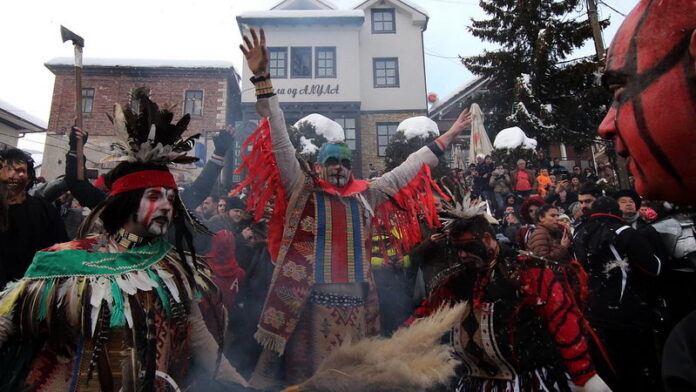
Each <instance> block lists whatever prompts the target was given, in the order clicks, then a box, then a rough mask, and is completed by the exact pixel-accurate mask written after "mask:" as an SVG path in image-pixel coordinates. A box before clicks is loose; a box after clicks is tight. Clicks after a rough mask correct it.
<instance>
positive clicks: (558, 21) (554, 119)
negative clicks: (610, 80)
mask: <svg viewBox="0 0 696 392" xmlns="http://www.w3.org/2000/svg"><path fill="white" fill-rule="evenodd" d="M479 4H480V6H481V8H483V10H484V11H485V12H486V13H487V14H488V15H489V16H490V18H489V19H485V20H473V21H472V24H471V26H470V27H469V31H471V33H472V34H473V35H474V36H476V37H479V38H481V39H483V40H484V41H488V42H492V43H495V44H498V45H499V49H497V50H494V51H484V53H483V54H481V55H479V56H473V57H468V58H462V62H463V63H464V65H465V66H466V67H467V68H468V69H469V70H470V71H471V72H473V73H474V74H476V75H479V76H484V77H488V78H490V81H491V82H490V85H489V88H488V89H487V92H486V93H485V94H484V95H483V96H482V97H481V98H480V99H479V104H480V106H481V108H482V109H483V110H484V112H485V113H486V118H487V124H486V128H488V129H492V130H494V131H498V130H501V129H503V128H507V127H509V126H513V125H516V126H519V127H521V128H522V129H524V130H525V131H526V132H528V135H529V136H530V137H533V138H536V139H537V140H538V141H539V143H540V145H541V146H542V147H546V145H547V144H548V143H549V142H563V143H567V144H570V145H573V146H576V147H586V146H587V145H588V144H589V143H590V142H591V140H592V139H593V138H594V136H595V135H596V128H597V125H598V124H599V122H600V121H601V118H602V116H603V114H604V112H605V111H606V105H607V104H608V103H609V102H610V98H611V97H610V95H609V94H608V93H607V92H605V91H604V89H603V88H602V87H601V86H599V83H598V80H597V70H598V68H599V65H598V63H597V61H596V57H594V56H592V57H587V58H584V59H580V60H574V61H568V60H567V58H568V57H569V55H571V53H572V52H573V51H574V50H575V49H577V48H579V47H580V46H582V45H583V44H584V43H585V42H586V41H588V40H589V39H591V38H592V29H591V27H590V24H589V22H588V21H587V18H586V17H585V14H584V13H582V9H581V7H582V4H584V2H582V1H580V0H524V1H522V0H480V2H479ZM601 23H602V25H603V26H606V25H608V22H607V21H602V22H601Z"/></svg>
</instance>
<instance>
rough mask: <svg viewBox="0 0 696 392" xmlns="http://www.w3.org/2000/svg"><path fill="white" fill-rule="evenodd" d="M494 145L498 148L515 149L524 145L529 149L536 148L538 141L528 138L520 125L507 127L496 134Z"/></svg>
mask: <svg viewBox="0 0 696 392" xmlns="http://www.w3.org/2000/svg"><path fill="white" fill-rule="evenodd" d="M493 146H494V147H495V148H496V149H515V148H517V147H520V146H522V148H526V149H529V150H534V149H536V146H537V141H536V140H534V139H532V138H528V137H527V135H526V134H525V133H524V131H523V130H522V129H520V128H519V127H512V128H505V129H503V130H502V131H500V132H498V134H497V135H496V136H495V141H494V142H493Z"/></svg>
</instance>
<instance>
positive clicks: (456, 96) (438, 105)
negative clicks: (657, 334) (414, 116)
mask: <svg viewBox="0 0 696 392" xmlns="http://www.w3.org/2000/svg"><path fill="white" fill-rule="evenodd" d="M487 82H488V78H484V77H477V78H474V79H472V80H470V81H468V82H466V83H464V84H463V85H461V86H459V87H458V88H456V89H455V90H454V91H453V92H451V93H450V94H448V95H447V96H445V97H444V98H442V99H440V100H438V101H437V102H435V103H434V104H433V105H432V106H431V107H430V110H429V113H428V117H430V118H433V117H435V116H436V115H438V114H444V113H445V112H446V111H448V110H449V109H450V108H452V106H453V105H455V104H457V103H458V102H459V101H460V100H461V99H463V98H466V97H468V96H469V95H471V94H472V93H474V92H476V91H477V90H478V89H480V88H481V87H483V85H485V84H486V83H487Z"/></svg>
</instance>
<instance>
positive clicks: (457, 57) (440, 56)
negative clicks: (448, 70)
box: [425, 52, 459, 60]
mask: <svg viewBox="0 0 696 392" xmlns="http://www.w3.org/2000/svg"><path fill="white" fill-rule="evenodd" d="M425 54H426V55H428V56H433V57H439V58H441V59H455V60H459V56H443V55H441V54H436V53H430V52H425Z"/></svg>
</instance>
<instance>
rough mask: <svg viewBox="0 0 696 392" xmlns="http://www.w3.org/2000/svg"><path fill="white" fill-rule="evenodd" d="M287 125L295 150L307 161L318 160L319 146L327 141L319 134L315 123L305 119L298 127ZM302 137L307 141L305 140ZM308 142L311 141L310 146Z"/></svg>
mask: <svg viewBox="0 0 696 392" xmlns="http://www.w3.org/2000/svg"><path fill="white" fill-rule="evenodd" d="M286 127H287V129H288V136H289V137H290V142H291V143H292V145H293V147H295V150H297V152H298V153H299V154H300V155H301V156H302V158H304V159H305V160H306V161H307V162H316V160H317V154H318V153H319V148H320V147H321V146H322V145H323V144H324V143H326V138H325V137H324V136H322V135H319V134H317V132H316V129H315V128H314V125H313V124H312V123H311V122H309V121H303V122H301V123H299V124H297V127H295V126H294V125H290V124H286ZM302 139H304V140H305V141H304V142H303V141H302ZM307 143H309V146H307Z"/></svg>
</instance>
